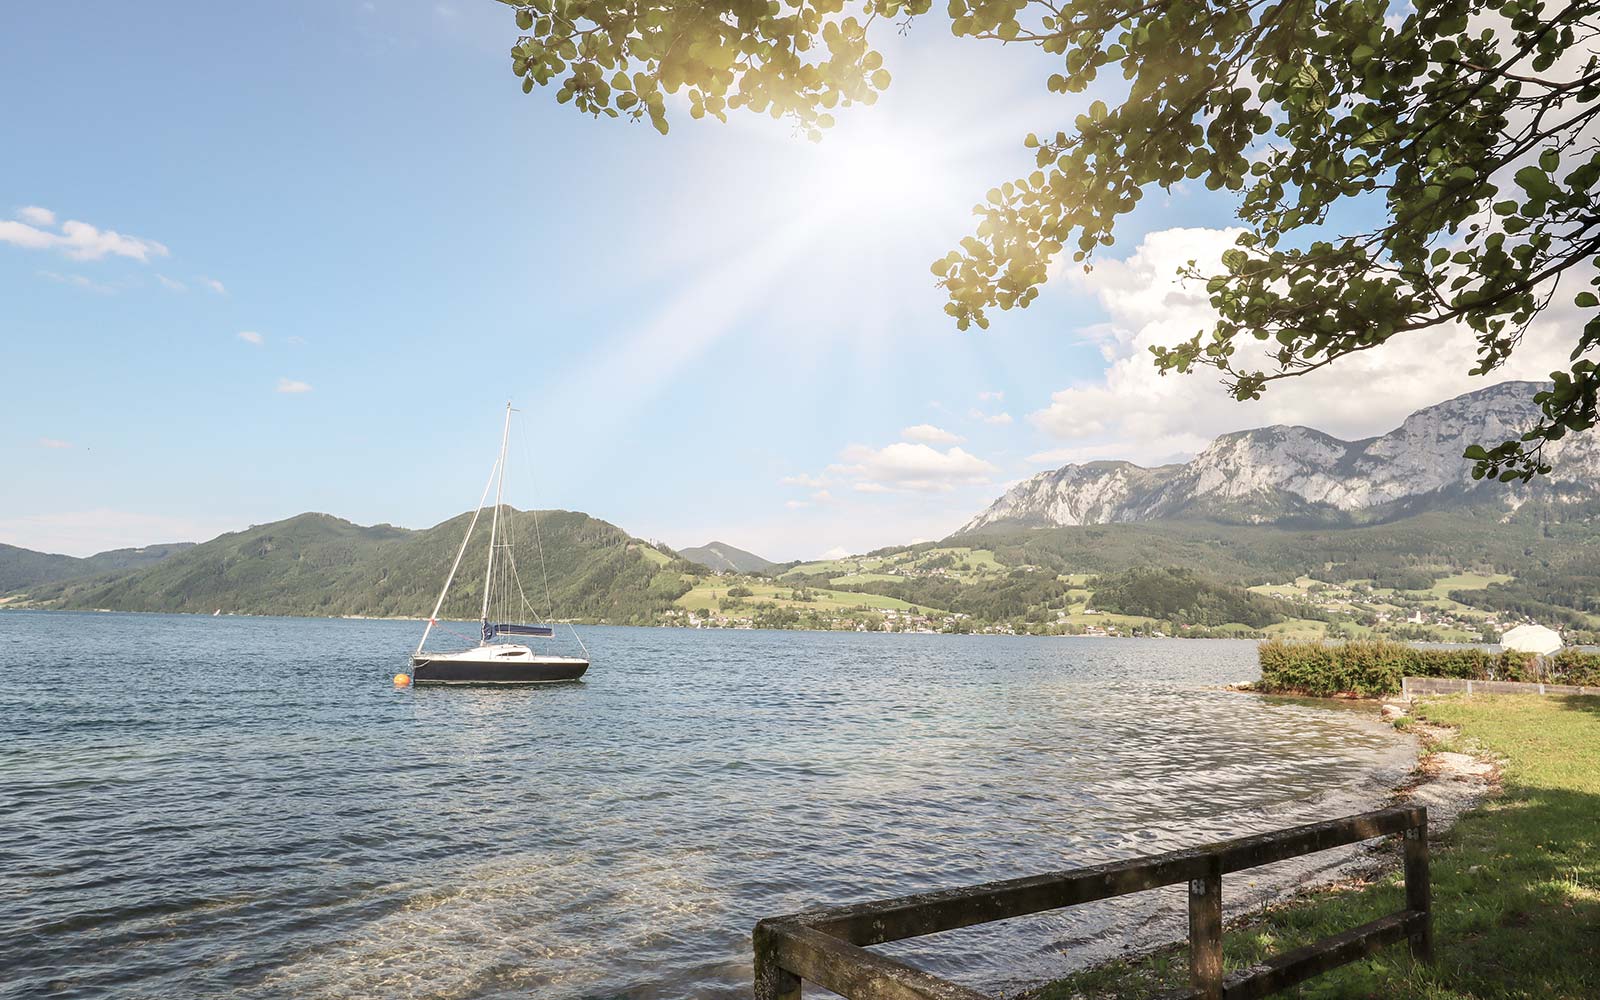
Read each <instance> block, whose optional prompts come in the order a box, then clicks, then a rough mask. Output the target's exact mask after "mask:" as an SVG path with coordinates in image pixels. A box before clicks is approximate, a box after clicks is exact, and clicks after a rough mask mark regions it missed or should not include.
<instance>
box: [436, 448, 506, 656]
mask: <svg viewBox="0 0 1600 1000" xmlns="http://www.w3.org/2000/svg"><path fill="white" fill-rule="evenodd" d="M499 471H500V462H499V460H498V459H497V460H496V461H495V463H494V466H493V467H492V468H490V470H489V481H488V482H486V483H484V484H483V495H482V496H480V497H478V506H477V507H476V508H475V509H474V510H473V512H472V520H471V521H468V522H467V533H466V534H465V535H463V536H462V538H461V548H459V549H457V550H456V561H455V562H453V563H451V564H450V575H449V576H447V577H445V578H444V588H443V589H442V590H440V591H439V599H438V600H437V601H435V602H434V603H433V614H431V615H429V616H428V627H427V628H425V629H423V630H422V641H421V642H419V643H417V653H418V654H419V655H420V654H421V652H422V647H423V646H426V645H427V644H428V633H430V632H432V631H433V626H434V625H436V624H438V622H439V609H440V608H443V607H444V597H445V595H446V594H448V593H450V584H451V583H453V582H454V581H455V578H456V570H458V569H460V568H461V557H462V556H464V555H466V554H467V543H468V542H470V541H472V531H473V529H474V528H476V527H477V526H478V515H479V514H482V513H483V505H484V504H485V503H487V502H488V501H489V488H490V487H491V486H493V485H494V477H495V473H497V472H499Z"/></svg>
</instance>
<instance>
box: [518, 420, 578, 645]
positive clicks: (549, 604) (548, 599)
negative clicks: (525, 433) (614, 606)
mask: <svg viewBox="0 0 1600 1000" xmlns="http://www.w3.org/2000/svg"><path fill="white" fill-rule="evenodd" d="M518 444H520V445H521V446H522V456H523V458H524V459H526V460H527V466H528V468H530V469H531V468H533V467H534V465H533V458H532V456H531V454H530V452H529V451H528V442H527V440H526V439H519V440H518ZM529 510H530V511H531V512H532V514H533V537H534V540H535V541H536V542H537V543H538V548H539V574H540V575H541V576H542V577H544V603H545V607H546V609H547V610H546V612H545V620H546V621H550V622H553V621H555V620H556V599H555V596H554V595H553V594H551V592H550V569H549V567H548V566H547V565H546V564H545V558H544V533H543V531H542V529H541V528H540V527H539V505H538V504H533V505H532V506H531V507H530V508H529ZM521 589H522V581H521V579H518V580H517V590H518V592H519V593H521ZM522 601H523V603H524V604H527V602H528V596H527V595H526V594H523V595H522ZM529 606H530V607H532V605H529ZM535 613H537V611H536V612H535ZM562 624H564V625H566V626H567V631H568V632H570V633H572V639H573V641H574V642H576V643H577V644H578V648H579V649H581V650H583V656H584V659H588V658H589V647H588V646H587V645H585V644H584V641H583V637H582V636H580V635H579V634H578V630H577V628H576V627H575V626H574V625H573V624H572V623H571V622H570V621H569V622H563V623H562Z"/></svg>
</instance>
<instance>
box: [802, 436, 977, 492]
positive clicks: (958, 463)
mask: <svg viewBox="0 0 1600 1000" xmlns="http://www.w3.org/2000/svg"><path fill="white" fill-rule="evenodd" d="M839 458H840V464H838V465H834V466H829V468H828V471H829V472H834V473H838V474H841V475H847V476H851V477H853V478H854V479H855V480H856V483H855V487H854V488H855V489H856V490H857V491H858V492H862V493H876V492H885V491H900V490H915V491H917V492H929V493H931V492H942V491H945V490H950V489H953V488H955V487H956V486H966V485H972V484H977V483H984V482H987V481H988V479H989V476H990V475H991V474H993V473H994V472H995V471H996V470H995V467H994V466H993V465H991V464H989V463H988V462H986V461H984V460H983V459H981V458H978V457H977V456H976V455H973V454H971V453H969V452H967V451H964V450H962V449H961V448H951V449H949V450H948V451H940V450H939V449H937V448H933V447H929V446H928V445H925V444H910V443H908V442H905V441H897V442H895V443H894V444H891V445H889V446H887V447H884V448H869V447H867V446H866V445H860V444H853V445H851V446H850V447H848V448H846V449H845V450H844V451H843V452H841V453H840V456H839Z"/></svg>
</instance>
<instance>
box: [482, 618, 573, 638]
mask: <svg viewBox="0 0 1600 1000" xmlns="http://www.w3.org/2000/svg"><path fill="white" fill-rule="evenodd" d="M555 634H556V630H555V629H554V628H552V627H551V626H549V625H515V624H507V623H500V624H494V623H492V622H487V621H486V622H484V623H483V641H484V642H489V641H490V640H492V639H493V638H494V637H495V636H497V635H537V636H543V637H545V638H549V637H550V636H553V635H555Z"/></svg>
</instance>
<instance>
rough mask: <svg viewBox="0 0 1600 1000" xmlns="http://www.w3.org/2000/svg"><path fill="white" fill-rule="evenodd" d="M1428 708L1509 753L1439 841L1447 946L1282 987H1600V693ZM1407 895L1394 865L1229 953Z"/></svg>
mask: <svg viewBox="0 0 1600 1000" xmlns="http://www.w3.org/2000/svg"><path fill="white" fill-rule="evenodd" d="M1418 714H1419V715H1421V716H1423V717H1424V718H1426V719H1428V720H1429V721H1431V722H1437V723H1442V724H1446V725H1450V726H1455V727H1458V728H1459V729H1460V736H1459V738H1458V739H1457V740H1456V741H1455V742H1456V743H1458V744H1459V745H1458V746H1454V747H1451V748H1452V749H1462V748H1473V747H1477V748H1482V749H1484V750H1486V751H1488V752H1489V753H1491V754H1493V755H1495V756H1498V757H1500V758H1502V759H1504V760H1505V765H1504V772H1503V789H1502V793H1501V794H1500V795H1499V796H1498V797H1496V798H1494V799H1491V800H1490V801H1489V802H1488V803H1486V804H1484V805H1482V806H1480V807H1479V808H1478V809H1477V810H1475V811H1474V812H1472V813H1470V814H1468V815H1467V816H1465V817H1463V818H1462V819H1461V821H1460V822H1459V823H1458V824H1457V825H1456V827H1455V828H1454V829H1453V830H1451V831H1450V832H1449V833H1448V834H1446V836H1445V840H1444V843H1443V844H1441V845H1439V846H1437V847H1436V848H1435V851H1434V856H1433V906H1434V921H1435V924H1434V938H1435V942H1434V949H1435V956H1436V959H1437V960H1436V962H1435V963H1434V964H1433V965H1432V966H1421V965H1417V964H1414V963H1413V962H1412V961H1411V959H1410V957H1409V955H1408V953H1407V951H1406V948H1405V946H1404V945H1396V946H1392V947H1390V948H1386V949H1384V950H1383V951H1381V952H1379V953H1378V954H1377V955H1376V956H1374V957H1372V958H1369V959H1366V960H1364V961H1361V962H1357V963H1355V964H1353V965H1348V966H1345V967H1343V968H1340V969H1337V970H1335V971H1333V972H1330V973H1327V974H1325V975H1323V976H1321V977H1318V978H1316V979H1313V980H1310V981H1309V982H1307V983H1305V984H1303V985H1301V986H1299V987H1297V988H1296V989H1294V990H1290V991H1288V992H1287V993H1284V994H1282V995H1283V996H1290V997H1308V998H1309V997H1315V998H1327V1000H1333V998H1369V997H1370V998H1377V997H1382V998H1386V1000H1387V998H1396V1000H1490V998H1496V1000H1499V998H1508V1000H1535V998H1539V1000H1543V998H1558V1000H1593V998H1595V997H1600V698H1593V697H1590V698H1575V697H1573V698H1540V697H1537V696H1511V697H1498V698H1496V697H1484V696H1478V697H1475V698H1472V699H1461V698H1443V699H1438V700H1435V701H1431V702H1428V703H1426V704H1425V705H1423V706H1422V707H1421V708H1420V709H1419V710H1418ZM1235 877H1237V876H1235ZM1223 891H1224V893H1226V892H1227V880H1226V879H1224V881H1223ZM1402 902H1403V891H1402V888H1401V883H1400V879H1399V877H1398V875H1391V876H1388V877H1385V878H1382V879H1380V880H1378V881H1377V882H1376V883H1375V884H1373V885H1371V886H1368V887H1365V888H1361V889H1355V890H1324V891H1322V892H1319V893H1315V894H1312V895H1310V896H1308V897H1306V898H1303V899H1301V900H1298V901H1295V902H1292V903H1289V904H1287V905H1285V906H1282V907H1280V908H1278V909H1275V910H1274V911H1272V912H1271V913H1269V914H1266V915H1264V916H1261V917H1259V918H1256V919H1255V920H1253V921H1251V922H1249V923H1247V924H1246V925H1245V926H1242V927H1238V928H1232V929H1230V932H1229V933H1228V935H1227V937H1226V940H1225V945H1224V947H1225V956H1226V963H1227V966H1228V968H1229V970H1230V971H1231V970H1233V969H1238V968H1242V967H1244V966H1247V965H1250V964H1252V963H1255V962H1257V961H1259V960H1261V959H1262V958H1264V957H1266V956H1268V955H1270V954H1273V953H1276V952H1282V951H1285V950H1287V949H1289V948H1293V947H1297V946H1299V945H1302V944H1307V943H1309V942H1311V941H1313V940H1315V939H1317V938H1320V937H1324V936H1327V935H1329V934H1334V933H1337V932H1339V931H1341V930H1345V929H1349V928H1352V927H1355V926H1357V925H1359V924H1361V923H1364V922H1365V921H1368V920H1372V919H1374V918H1376V917H1378V916H1380V915H1381V914H1383V913H1385V912H1389V911H1392V910H1395V909H1399V908H1400V907H1401V905H1402ZM1187 970H1188V958H1187V956H1186V954H1185V949H1184V948H1182V947H1177V948H1168V949H1165V950H1163V951H1162V952H1160V953H1158V954H1156V955H1153V956H1150V957H1147V958H1144V959H1139V960H1135V961H1117V962H1113V963H1111V964H1109V965H1106V966H1102V967H1100V968H1098V969H1093V970H1089V971H1086V972H1083V973H1079V974H1077V975H1075V976H1072V977H1070V978H1068V979H1065V980H1062V981H1060V982H1058V983H1054V984H1052V985H1051V986H1049V987H1046V988H1045V989H1044V990H1043V991H1041V992H1040V994H1039V997H1040V1000H1067V998H1073V997H1096V996H1105V997H1118V998H1146V997H1153V996H1155V995H1157V994H1158V993H1159V992H1161V991H1163V990H1167V989H1174V988H1179V987H1182V986H1184V985H1186V983H1185V980H1186V976H1187Z"/></svg>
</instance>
